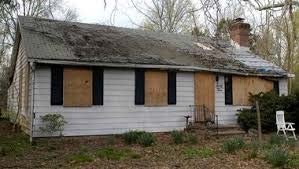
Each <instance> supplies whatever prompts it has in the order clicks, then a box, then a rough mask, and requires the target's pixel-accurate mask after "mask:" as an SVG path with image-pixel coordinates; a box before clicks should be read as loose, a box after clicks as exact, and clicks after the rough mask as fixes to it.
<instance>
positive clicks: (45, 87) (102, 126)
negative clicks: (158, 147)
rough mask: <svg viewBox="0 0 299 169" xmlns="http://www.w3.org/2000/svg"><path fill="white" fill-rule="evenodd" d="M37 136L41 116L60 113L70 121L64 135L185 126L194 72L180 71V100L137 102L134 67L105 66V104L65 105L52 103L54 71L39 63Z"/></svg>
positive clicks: (36, 110) (191, 96)
mask: <svg viewBox="0 0 299 169" xmlns="http://www.w3.org/2000/svg"><path fill="white" fill-rule="evenodd" d="M35 79H36V80H35V86H34V93H35V95H34V112H35V120H34V129H33V130H34V136H35V137H39V136H45V135H42V133H40V132H39V127H40V126H41V125H42V122H41V120H40V116H43V115H45V114H47V113H60V114H62V115H63V116H64V117H65V120H66V121H67V124H66V126H65V129H64V132H63V135H65V136H76V135H104V134H120V133H123V132H126V131H129V130H145V131H149V132H165V131H171V130H174V129H178V130H181V129H183V128H184V127H185V118H184V116H185V115H187V114H188V113H189V108H188V106H189V105H193V104H194V80H193V73H187V72H180V73H177V104H176V105H169V106H164V107H145V106H142V105H138V106H136V105H135V101H134V100H135V73H134V70H130V69H105V70H104V105H103V106H92V107H63V106H51V105H50V92H51V91H50V84H51V71H50V68H49V67H46V66H39V67H37V69H36V72H35Z"/></svg>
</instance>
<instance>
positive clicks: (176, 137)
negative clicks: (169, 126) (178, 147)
mask: <svg viewBox="0 0 299 169" xmlns="http://www.w3.org/2000/svg"><path fill="white" fill-rule="evenodd" d="M171 138H172V140H173V142H174V143H175V144H182V143H183V142H184V133H183V132H182V131H177V130H173V131H172V132H171Z"/></svg>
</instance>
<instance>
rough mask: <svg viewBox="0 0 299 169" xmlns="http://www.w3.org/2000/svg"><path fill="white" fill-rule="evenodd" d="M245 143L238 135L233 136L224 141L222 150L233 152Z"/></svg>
mask: <svg viewBox="0 0 299 169" xmlns="http://www.w3.org/2000/svg"><path fill="white" fill-rule="evenodd" d="M244 145H245V142H244V140H243V139H242V138H240V137H235V138H232V139H229V140H226V141H224V143H223V145H222V150H223V151H224V152H225V153H233V152H235V151H237V150H239V149H241V148H243V147H244Z"/></svg>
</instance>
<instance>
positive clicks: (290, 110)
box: [238, 92, 299, 132]
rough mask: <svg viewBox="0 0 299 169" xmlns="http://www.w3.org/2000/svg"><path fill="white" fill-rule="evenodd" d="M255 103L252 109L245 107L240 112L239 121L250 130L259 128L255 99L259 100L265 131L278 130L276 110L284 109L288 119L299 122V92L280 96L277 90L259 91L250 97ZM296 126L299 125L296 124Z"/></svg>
mask: <svg viewBox="0 0 299 169" xmlns="http://www.w3.org/2000/svg"><path fill="white" fill-rule="evenodd" d="M249 100H250V102H251V103H252V104H253V106H252V108H250V109H243V110H241V111H240V113H239V114H238V123H239V124H240V126H241V127H242V128H243V129H244V130H246V131H248V129H250V128H254V129H256V128H257V123H256V107H255V101H256V100H258V101H259V107H260V112H261V122H262V129H263V132H270V131H274V130H276V124H275V122H276V119H275V118H276V117H275V114H276V111H277V110H284V111H285V117H286V121H291V122H294V123H299V115H298V114H299V94H298V95H297V96H296V95H289V96H278V95H277V94H276V93H275V92H267V93H259V94H257V95H251V96H250V98H249ZM296 127H299V126H298V125H296ZM298 129H299V128H298Z"/></svg>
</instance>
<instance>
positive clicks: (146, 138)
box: [137, 133, 155, 147]
mask: <svg viewBox="0 0 299 169" xmlns="http://www.w3.org/2000/svg"><path fill="white" fill-rule="evenodd" d="M154 142H155V138H154V135H153V134H152V133H143V134H141V135H140V136H139V138H138V140H137V143H138V144H140V145H143V146H144V147H149V146H151V145H152V144H153V143H154Z"/></svg>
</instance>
